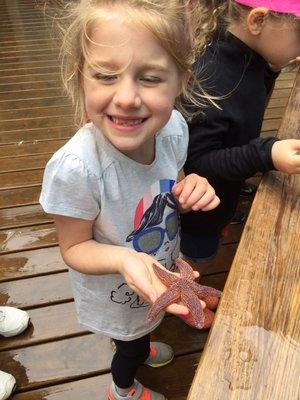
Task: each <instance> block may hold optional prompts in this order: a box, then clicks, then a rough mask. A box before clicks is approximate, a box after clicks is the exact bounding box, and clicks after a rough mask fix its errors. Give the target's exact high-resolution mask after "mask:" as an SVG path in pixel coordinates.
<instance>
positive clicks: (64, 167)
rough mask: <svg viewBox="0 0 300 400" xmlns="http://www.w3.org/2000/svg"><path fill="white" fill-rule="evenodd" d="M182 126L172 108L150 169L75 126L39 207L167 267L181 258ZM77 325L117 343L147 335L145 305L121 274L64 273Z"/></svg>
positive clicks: (47, 177)
mask: <svg viewBox="0 0 300 400" xmlns="http://www.w3.org/2000/svg"><path fill="white" fill-rule="evenodd" d="M187 145H188V128H187V124H186V122H185V120H184V119H183V117H182V116H181V114H180V113H179V112H178V111H175V110H174V111H173V112H172V115H171V118H170V120H169V121H168V123H167V124H166V126H165V127H164V128H163V129H162V130H161V131H160V132H159V133H158V134H157V135H156V142H155V160H154V161H153V163H152V164H151V165H144V164H140V163H137V162H136V161H133V160H132V159H130V158H128V157H127V156H125V155H124V154H122V153H121V152H119V151H118V150H117V149H116V148H115V147H113V146H112V145H111V143H110V142H109V141H108V140H107V139H106V138H105V137H104V136H103V135H102V133H101V132H100V131H99V130H98V129H97V128H96V127H95V126H94V125H93V124H92V123H88V124H86V125H85V126H84V127H83V128H81V129H80V130H79V131H78V132H77V133H76V134H75V135H74V136H73V137H72V138H71V139H70V140H69V141H68V142H67V143H66V144H65V145H64V146H63V147H62V148H61V149H60V150H58V151H57V152H56V153H55V154H54V155H53V157H52V158H51V160H50V161H49V162H48V164H47V166H46V169H45V174H44V180H43V188H42V193H41V197H40V203H41V205H42V206H43V208H44V210H45V211H46V212H47V213H51V214H58V215H65V216H69V217H74V218H81V219H87V220H95V224H94V228H93V229H94V230H93V234H94V239H95V240H96V241H97V242H100V243H107V244H112V245H119V246H127V247H131V248H133V249H135V250H137V251H143V252H145V253H148V254H150V255H152V256H153V257H154V258H155V259H157V260H158V261H159V262H161V263H162V264H163V265H164V266H165V267H166V268H168V269H172V267H173V261H174V259H175V258H177V257H178V254H179V213H178V209H177V206H176V202H175V199H174V197H173V196H172V194H171V189H172V186H173V184H174V183H175V182H176V179H177V174H178V171H179V170H181V169H182V167H183V165H184V162H185V159H186V154H187ZM70 277H71V283H72V288H73V292H74V298H75V305H76V309H77V314H78V318H79V322H80V323H81V324H82V325H84V326H85V327H87V328H88V329H89V330H91V331H93V332H97V333H102V334H105V335H107V336H109V337H112V338H115V339H119V340H134V339H137V338H139V337H142V336H144V335H145V334H147V333H148V332H151V331H152V330H153V329H154V328H155V327H156V326H157V325H159V323H160V322H161V319H162V317H163V315H160V316H159V317H158V318H157V319H156V320H155V321H154V322H153V323H152V324H151V325H148V324H147V322H146V316H147V313H148V311H149V304H148V303H146V302H145V301H144V300H143V299H141V298H140V297H139V296H138V295H137V294H136V293H135V292H133V291H132V290H131V289H130V288H129V286H127V284H126V283H125V282H124V278H123V276H122V275H118V274H110V275H86V274H82V273H80V272H78V271H75V270H73V269H70Z"/></svg>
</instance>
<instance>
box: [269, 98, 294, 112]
mask: <svg viewBox="0 0 300 400" xmlns="http://www.w3.org/2000/svg"><path fill="white" fill-rule="evenodd" d="M288 100H289V99H288V97H281V98H279V99H273V97H271V99H270V101H269V103H268V107H267V110H269V109H270V108H274V107H285V106H286V105H287V103H288Z"/></svg>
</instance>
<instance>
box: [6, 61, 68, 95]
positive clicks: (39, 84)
mask: <svg viewBox="0 0 300 400" xmlns="http://www.w3.org/2000/svg"><path fill="white" fill-rule="evenodd" d="M0 62H1V59H0ZM60 84H61V80H60V79H59V78H58V79H48V80H47V81H36V82H34V81H30V82H16V83H15V82H13V83H1V84H0V94H1V95H2V94H3V93H7V92H16V91H18V92H19V91H21V90H42V89H51V88H57V87H59V86H60Z"/></svg>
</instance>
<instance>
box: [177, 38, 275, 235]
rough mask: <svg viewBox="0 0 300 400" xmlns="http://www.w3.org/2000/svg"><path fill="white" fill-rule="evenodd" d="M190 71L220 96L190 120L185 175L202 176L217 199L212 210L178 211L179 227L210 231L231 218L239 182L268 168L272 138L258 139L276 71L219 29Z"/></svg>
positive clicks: (270, 163) (199, 232)
mask: <svg viewBox="0 0 300 400" xmlns="http://www.w3.org/2000/svg"><path fill="white" fill-rule="evenodd" d="M195 70H196V73H197V75H198V77H199V78H200V80H201V81H202V86H203V87H204V88H205V90H206V91H207V92H208V93H209V94H213V95H216V96H225V98H223V99H222V100H219V101H217V103H218V105H219V106H220V107H221V110H219V109H217V108H216V107H214V106H212V107H210V108H208V109H206V110H204V115H202V116H198V117H196V118H194V120H193V121H192V122H191V123H190V125H189V129H190V141H189V149H188V158H187V161H186V164H185V172H186V174H189V173H192V172H195V173H197V174H199V175H201V176H204V177H206V178H207V179H208V181H209V182H210V184H211V185H212V186H213V187H214V189H215V190H216V193H217V195H218V196H219V197H220V200H221V204H220V205H219V206H218V207H217V208H216V209H215V210H212V211H208V212H202V211H199V212H190V213H188V214H184V215H182V230H183V232H185V233H189V234H194V235H195V234H196V235H197V234H215V233H219V232H220V230H221V229H222V227H224V226H225V225H227V224H228V222H229V221H230V219H231V218H232V216H233V214H234V212H235V209H236V206H237V201H238V197H239V193H240V188H241V184H242V183H243V181H244V180H245V179H246V178H249V177H251V176H253V175H254V174H255V173H257V172H266V171H269V170H272V169H274V165H273V162H272V158H271V148H272V146H273V143H274V142H275V141H276V140H277V139H276V138H274V137H268V138H260V137H259V134H260V130H261V125H262V121H263V115H264V110H265V104H266V99H267V94H268V92H269V91H270V90H271V88H272V87H273V84H274V82H275V79H276V77H277V76H278V74H277V73H273V72H272V71H271V70H270V69H269V67H268V64H267V63H266V61H265V60H264V59H263V58H262V57H261V56H260V55H259V54H257V53H255V52H254V51H253V50H251V49H250V48H249V47H248V46H247V45H246V44H245V43H244V42H242V41H241V40H239V39H238V38H237V37H235V36H234V35H232V34H230V33H224V32H219V33H218V35H217V37H216V39H215V40H214V42H213V43H212V45H210V46H209V47H208V48H207V50H206V51H205V53H204V54H203V55H202V56H201V57H199V59H198V61H197V63H196V65H195Z"/></svg>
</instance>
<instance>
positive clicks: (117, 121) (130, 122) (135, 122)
mask: <svg viewBox="0 0 300 400" xmlns="http://www.w3.org/2000/svg"><path fill="white" fill-rule="evenodd" d="M112 121H113V122H114V123H115V124H117V125H123V126H135V125H139V124H141V123H142V122H143V118H140V119H121V118H115V117H112Z"/></svg>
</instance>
